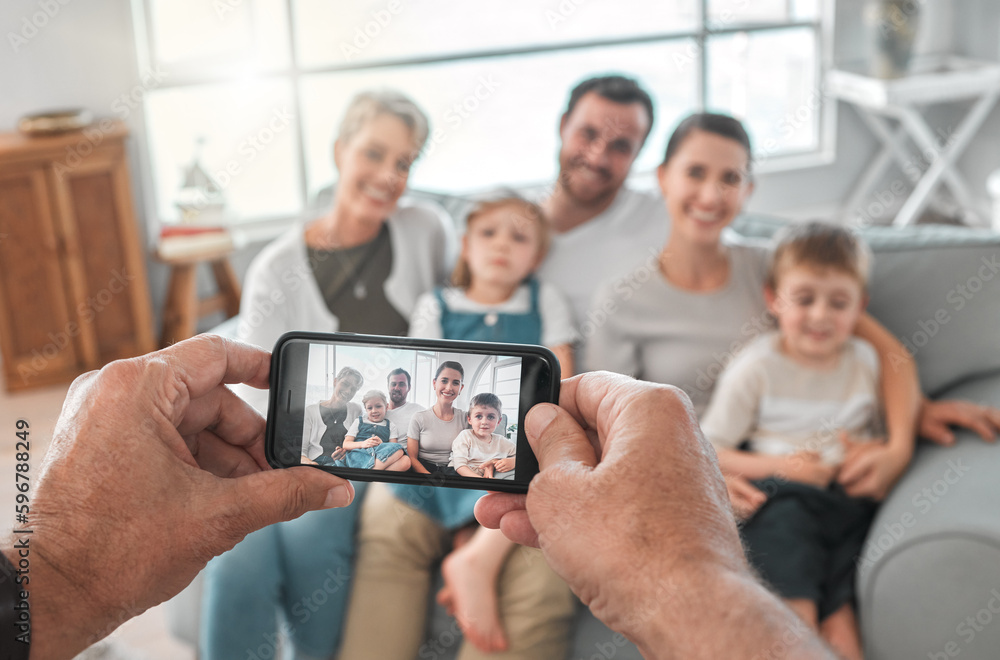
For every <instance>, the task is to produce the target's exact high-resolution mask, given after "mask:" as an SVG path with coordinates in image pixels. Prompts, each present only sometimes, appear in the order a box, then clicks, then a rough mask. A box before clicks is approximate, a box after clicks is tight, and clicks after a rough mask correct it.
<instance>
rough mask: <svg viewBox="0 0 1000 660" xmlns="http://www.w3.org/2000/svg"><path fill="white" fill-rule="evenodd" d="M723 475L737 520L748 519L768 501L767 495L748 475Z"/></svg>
mask: <svg viewBox="0 0 1000 660" xmlns="http://www.w3.org/2000/svg"><path fill="white" fill-rule="evenodd" d="M723 476H724V477H725V480H726V490H727V491H728V492H729V503H730V504H732V506H733V514H735V516H736V519H737V520H747V519H748V518H750V516H752V515H753V514H755V513H757V509H759V508H760V507H762V506H763V505H764V502H766V501H767V495H765V494H764V492H763V491H762V490H761V489H759V488H757V487H756V486H754V485H753V484H752V483H750V480H749V479H747V478H746V477H741V476H739V475H735V474H726V475H723Z"/></svg>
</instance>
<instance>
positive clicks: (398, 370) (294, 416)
mask: <svg viewBox="0 0 1000 660" xmlns="http://www.w3.org/2000/svg"><path fill="white" fill-rule="evenodd" d="M559 378H560V371H559V361H558V360H557V359H556V357H555V355H554V354H553V353H552V351H550V350H548V349H547V348H544V347H542V346H530V345H522V344H496V343H484V342H471V341H448V340H438V339H415V338H409V337H381V336H376V335H359V334H353V333H330V334H327V333H313V332H289V333H286V334H284V335H282V337H281V338H280V339H278V342H277V343H276V344H275V346H274V350H273V352H272V353H271V376H270V401H269V405H268V412H267V440H266V446H265V450H266V455H267V460H268V462H269V463H270V464H271V466H272V467H275V468H287V467H292V466H296V465H303V464H306V465H314V466H316V467H318V468H320V469H323V470H326V471H327V472H330V473H332V474H336V475H337V476H340V477H343V478H345V479H353V480H360V481H384V482H392V483H403V484H417V485H431V486H444V487H451V488H473V489H477V490H495V491H502V492H513V493H525V492H527V490H528V484H529V483H530V482H531V478H532V477H533V476H534V475H535V474H536V473H537V472H538V461H537V459H536V458H535V455H534V453H533V452H532V451H531V447H530V445H529V444H528V441H527V438H526V437H525V435H524V430H523V429H524V416H525V414H526V413H527V412H528V410H529V409H530V408H531V407H532V406H534V405H535V404H536V403H544V402H548V403H557V402H558V401H559ZM435 404H437V408H436V409H437V410H439V411H442V412H443V418H442V417H440V416H439V415H438V414H437V413H436V412H435ZM445 411H449V412H450V413H451V414H450V418H449V415H448V412H445Z"/></svg>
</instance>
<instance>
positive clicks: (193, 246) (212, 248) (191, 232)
mask: <svg viewBox="0 0 1000 660" xmlns="http://www.w3.org/2000/svg"><path fill="white" fill-rule="evenodd" d="M232 249H233V238H232V236H231V235H230V233H229V230H228V229H226V228H225V227H205V226H195V225H168V226H165V227H163V228H162V229H161V230H160V243H159V246H158V247H157V254H158V255H159V257H160V258H161V259H164V260H169V259H186V258H197V257H198V256H200V255H202V254H205V255H215V254H219V253H225V252H229V251H230V250H232Z"/></svg>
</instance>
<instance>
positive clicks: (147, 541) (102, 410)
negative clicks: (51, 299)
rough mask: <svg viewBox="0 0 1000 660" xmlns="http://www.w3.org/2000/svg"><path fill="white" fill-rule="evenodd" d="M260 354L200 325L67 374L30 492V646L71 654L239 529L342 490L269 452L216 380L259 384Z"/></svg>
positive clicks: (255, 419) (52, 654)
mask: <svg viewBox="0 0 1000 660" xmlns="http://www.w3.org/2000/svg"><path fill="white" fill-rule="evenodd" d="M269 365H270V361H269V354H268V353H267V352H265V351H262V350H260V349H257V348H253V347H251V346H248V345H245V344H241V343H238V342H233V341H229V340H225V339H222V338H221V337H217V336H208V335H204V336H200V337H196V338H194V339H191V340H188V341H185V342H181V343H179V344H176V345H174V346H172V347H170V348H168V349H166V350H163V351H158V352H156V353H152V354H149V355H146V356H142V357H139V358H135V359H131V360H120V361H117V362H113V363H111V364H109V365H108V366H106V367H104V368H103V369H102V370H100V371H99V372H96V371H95V372H91V373H89V374H86V375H84V376H81V377H80V378H78V379H77V380H76V381H75V382H74V383H73V385H72V386H71V387H70V390H69V393H68V394H67V398H66V402H65V404H64V406H63V410H62V414H61V415H60V417H59V421H58V423H57V425H56V429H55V433H54V437H53V440H52V444H51V446H50V448H49V451H48V454H47V455H46V457H45V460H44V463H43V466H42V468H41V471H40V474H39V476H38V478H37V479H38V480H37V482H36V483H37V486H36V488H35V494H34V498H33V502H32V505H33V506H32V514H31V524H32V526H33V527H34V534H33V535H32V540H31V544H32V560H31V561H32V563H31V571H32V576H31V599H32V619H33V624H34V628H33V633H34V634H33V635H32V641H33V647H34V648H33V649H32V657H45V658H69V657H72V656H74V655H76V653H78V652H79V651H80V650H81V649H83V648H84V647H85V646H87V645H89V644H91V643H93V642H95V641H96V640H98V639H100V638H102V637H104V636H106V635H107V634H109V633H110V632H111V631H112V630H114V629H115V628H116V627H117V626H118V625H120V624H121V623H122V622H123V621H125V620H127V619H129V618H131V617H133V616H135V615H137V614H139V613H141V612H143V611H144V610H146V609H147V608H149V607H151V606H153V605H156V604H158V603H160V602H162V601H164V600H166V599H167V598H170V597H171V596H173V595H175V594H177V593H178V592H179V591H180V590H181V589H182V588H184V587H185V586H186V585H187V584H188V583H189V582H191V580H192V579H193V578H194V577H195V575H197V573H198V572H199V571H200V570H201V569H202V568H204V566H205V564H206V563H207V562H208V560H209V559H211V558H212V557H214V556H216V555H218V554H220V553H222V552H224V551H226V550H228V549H230V548H232V547H233V546H234V545H235V544H236V543H237V542H239V541H240V540H241V539H243V537H244V536H246V535H247V534H248V533H250V532H252V531H254V530H256V529H259V528H261V527H263V526H265V525H269V524H271V523H275V522H278V521H282V520H289V519H291V518H296V517H298V516H300V515H302V514H303V513H305V512H306V511H309V510H311V509H320V508H324V507H335V506H345V505H347V504H349V503H350V502H351V500H352V498H353V488H352V487H351V485H350V484H349V483H348V482H346V481H344V480H342V479H339V478H337V477H334V476H333V475H330V474H327V473H325V472H323V471H321V470H316V469H313V468H310V467H307V466H302V467H293V468H289V469H285V470H271V469H270V468H269V466H268V465H267V462H266V459H265V456H264V420H263V419H262V418H261V416H260V415H259V414H258V413H257V412H256V411H254V410H253V409H252V408H251V407H250V406H249V405H248V404H246V403H245V402H244V401H242V400H241V399H240V398H238V397H237V396H236V395H235V394H233V392H232V391H231V390H229V388H227V387H226V386H225V385H223V383H241V382H243V383H247V384H249V385H251V386H254V387H258V388H264V387H267V383H268V371H269Z"/></svg>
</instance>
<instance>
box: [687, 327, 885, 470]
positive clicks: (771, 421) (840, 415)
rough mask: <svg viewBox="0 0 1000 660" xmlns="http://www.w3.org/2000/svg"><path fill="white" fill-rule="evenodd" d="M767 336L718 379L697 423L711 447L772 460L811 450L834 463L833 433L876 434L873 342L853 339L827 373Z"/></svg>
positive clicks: (838, 449)
mask: <svg viewBox="0 0 1000 660" xmlns="http://www.w3.org/2000/svg"><path fill="white" fill-rule="evenodd" d="M780 341H781V337H780V335H779V334H778V333H777V332H769V333H767V334H765V335H764V336H762V337H760V338H759V339H757V340H756V341H754V342H753V343H751V344H750V345H749V346H747V347H746V348H745V349H744V350H743V352H741V353H740V354H739V355H737V356H736V357H735V358H734V359H733V361H732V363H731V364H730V365H729V366H728V367H726V370H725V371H723V372H722V375H721V376H720V377H719V381H718V383H717V384H716V387H715V394H714V395H713V396H712V402H711V404H710V405H709V406H708V410H707V411H705V416H704V418H703V419H702V421H701V428H702V431H703V432H704V433H705V437H706V438H707V439H708V440H709V442H711V443H712V444H713V445H715V446H716V447H720V448H725V449H734V448H736V446H737V445H738V444H739V443H740V442H742V441H743V440H749V441H750V448H751V450H753V451H755V452H758V453H761V454H768V455H772V456H781V455H786V454H793V453H795V452H799V451H814V452H817V453H819V454H820V455H821V456H822V457H823V460H824V461H825V462H827V463H830V464H831V465H836V464H838V463H840V462H841V461H842V460H843V446H842V445H841V443H840V437H839V432H840V431H841V430H845V431H848V432H850V433H851V434H852V435H855V436H859V437H862V438H865V437H867V438H871V437H873V436H876V435H878V434H879V431H880V426H881V425H880V423H879V421H880V420H879V399H878V381H879V362H878V355H877V354H876V353H875V349H874V348H872V346H871V344H869V343H868V342H866V341H864V340H863V339H859V338H857V337H852V338H850V339H849V340H848V342H847V343H846V344H845V345H844V347H843V349H842V350H841V352H840V356H839V359H838V361H837V364H836V366H834V367H833V368H831V369H823V370H819V369H811V368H809V367H807V366H805V365H802V364H799V363H798V362H795V361H794V360H792V359H791V358H790V357H788V356H787V355H785V354H784V353H783V352H782V351H781V348H780Z"/></svg>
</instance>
